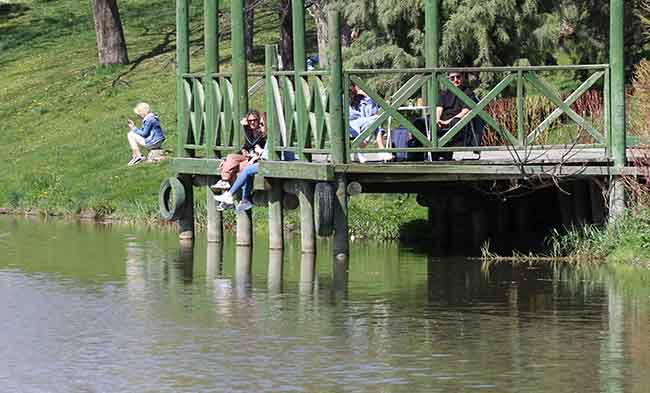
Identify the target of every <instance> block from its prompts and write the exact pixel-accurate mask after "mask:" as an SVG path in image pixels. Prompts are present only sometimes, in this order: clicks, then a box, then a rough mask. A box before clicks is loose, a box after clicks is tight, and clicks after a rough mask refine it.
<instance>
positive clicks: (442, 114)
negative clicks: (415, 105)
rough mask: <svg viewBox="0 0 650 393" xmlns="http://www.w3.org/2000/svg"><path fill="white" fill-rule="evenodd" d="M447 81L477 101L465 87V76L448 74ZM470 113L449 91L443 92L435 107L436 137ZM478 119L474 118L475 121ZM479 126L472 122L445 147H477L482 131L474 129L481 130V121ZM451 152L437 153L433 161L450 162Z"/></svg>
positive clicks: (472, 93)
mask: <svg viewBox="0 0 650 393" xmlns="http://www.w3.org/2000/svg"><path fill="white" fill-rule="evenodd" d="M449 80H450V81H451V83H453V85H454V86H456V87H457V88H459V89H460V90H462V91H463V93H465V94H466V95H467V96H468V97H469V98H471V99H472V100H474V102H476V101H478V100H477V99H476V95H475V94H474V91H473V90H472V89H470V88H469V87H467V86H465V75H464V74H463V73H462V72H450V73H449ZM469 112H470V109H469V107H468V106H467V105H466V104H465V103H464V102H463V101H462V100H461V99H460V98H458V97H457V96H456V95H455V94H454V93H452V92H451V91H450V90H445V91H443V92H442V93H441V94H440V96H439V97H438V106H437V107H436V123H437V124H438V136H439V137H441V136H443V135H445V134H446V133H447V131H449V130H450V129H451V128H452V127H453V126H454V125H456V124H457V123H458V122H459V121H460V120H461V119H462V118H463V117H465V116H466V115H467V114H468V113H469ZM476 119H478V118H475V120H476ZM479 122H480V125H477V124H473V123H474V120H473V121H472V122H470V123H469V124H468V125H466V126H465V127H463V129H462V130H461V131H460V132H459V133H457V134H456V135H455V136H454V137H453V138H452V140H451V141H450V142H449V143H448V144H447V146H479V145H480V144H481V140H480V139H482V130H480V132H479V130H475V129H474V128H482V124H483V123H482V121H479ZM452 154H453V153H451V152H445V153H437V154H435V155H434V157H433V158H434V160H436V159H442V160H451V159H452Z"/></svg>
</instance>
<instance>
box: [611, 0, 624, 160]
mask: <svg viewBox="0 0 650 393" xmlns="http://www.w3.org/2000/svg"><path fill="white" fill-rule="evenodd" d="M623 3H624V2H623V0H611V1H610V22H609V23H610V33H609V63H610V68H611V75H610V83H611V89H610V95H611V106H612V107H611V109H612V113H611V124H612V129H611V132H612V158H613V159H614V165H615V166H616V167H617V168H619V169H620V168H623V167H624V166H625V59H624V46H623V45H624V40H623V16H624V7H623Z"/></svg>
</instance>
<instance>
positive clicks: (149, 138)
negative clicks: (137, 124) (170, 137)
mask: <svg viewBox="0 0 650 393" xmlns="http://www.w3.org/2000/svg"><path fill="white" fill-rule="evenodd" d="M132 131H133V132H135V133H136V134H138V135H140V136H141V137H143V138H144V144H145V146H146V147H150V146H154V145H156V144H158V143H160V142H162V141H163V140H165V135H164V134H163V131H162V128H161V127H160V119H159V118H158V116H156V115H155V114H154V113H149V114H148V115H147V116H145V117H144V119H142V128H133V129H132Z"/></svg>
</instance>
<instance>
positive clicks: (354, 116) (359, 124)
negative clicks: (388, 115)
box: [349, 96, 379, 138]
mask: <svg viewBox="0 0 650 393" xmlns="http://www.w3.org/2000/svg"><path fill="white" fill-rule="evenodd" d="M378 111H379V106H377V104H376V103H375V101H373V100H372V98H370V97H368V96H361V97H360V99H359V102H358V103H357V105H350V109H349V112H350V119H349V121H350V136H351V137H353V138H356V137H357V135H359V134H361V133H362V132H364V131H365V130H366V129H367V128H368V126H370V124H372V122H373V121H375V119H376V117H375V115H376V114H377V112H378Z"/></svg>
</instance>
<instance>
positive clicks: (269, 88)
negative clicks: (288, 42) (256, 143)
mask: <svg viewBox="0 0 650 393" xmlns="http://www.w3.org/2000/svg"><path fill="white" fill-rule="evenodd" d="M277 60H278V59H277V56H276V52H275V46H273V45H266V46H265V47H264V82H265V85H264V87H265V93H266V98H265V99H266V132H267V142H266V149H267V151H268V155H269V158H268V159H269V160H279V159H280V152H278V151H276V148H277V147H278V146H280V145H281V139H280V130H279V127H278V120H277V113H276V110H275V97H274V94H273V70H274V69H275V68H276V67H277Z"/></svg>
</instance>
